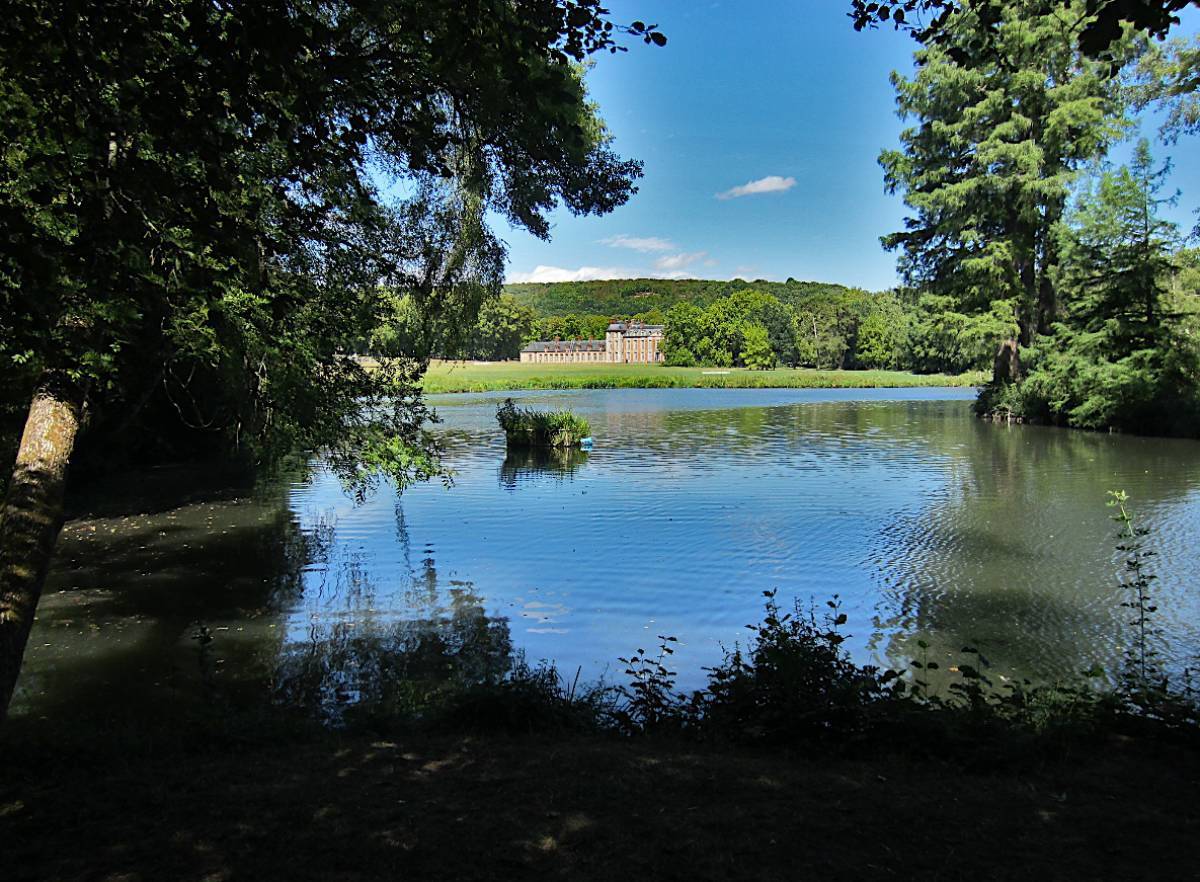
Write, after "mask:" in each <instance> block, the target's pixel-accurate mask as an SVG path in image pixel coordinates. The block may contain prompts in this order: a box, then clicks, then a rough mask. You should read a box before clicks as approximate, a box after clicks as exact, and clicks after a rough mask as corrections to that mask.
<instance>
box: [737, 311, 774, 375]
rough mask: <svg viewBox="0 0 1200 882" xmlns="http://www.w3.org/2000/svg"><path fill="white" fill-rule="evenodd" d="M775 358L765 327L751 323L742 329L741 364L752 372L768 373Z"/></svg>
mask: <svg viewBox="0 0 1200 882" xmlns="http://www.w3.org/2000/svg"><path fill="white" fill-rule="evenodd" d="M776 362H777V358H776V356H775V350H774V349H772V348H771V338H770V335H769V334H768V333H767V328H766V326H765V325H761V324H759V323H758V322H751V323H750V324H748V325H745V326H744V327H743V328H742V364H744V365H745V366H746V367H748V368H750V370H753V371H768V370H771V369H772V368H773V367H775V364H776Z"/></svg>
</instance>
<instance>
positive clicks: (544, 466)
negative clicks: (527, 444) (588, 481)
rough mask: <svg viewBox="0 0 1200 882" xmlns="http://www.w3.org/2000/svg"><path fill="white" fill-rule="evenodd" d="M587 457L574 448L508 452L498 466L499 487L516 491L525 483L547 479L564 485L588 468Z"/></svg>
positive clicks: (528, 449)
mask: <svg viewBox="0 0 1200 882" xmlns="http://www.w3.org/2000/svg"><path fill="white" fill-rule="evenodd" d="M587 460H588V455H587V453H586V452H585V451H583V450H579V449H577V448H573V447H572V448H566V449H560V448H526V449H513V450H509V451H508V453H507V455H506V456H505V457H504V463H503V465H501V466H500V486H502V487H504V488H505V489H507V490H515V489H517V487H518V485H520V484H521V483H523V482H526V481H532V480H538V479H540V478H545V477H549V478H551V479H554V480H559V481H567V480H571V479H573V478H574V477H575V473H576V472H577V471H578V470H579V469H580V468H582V467H583V466H584V465H586V464H587Z"/></svg>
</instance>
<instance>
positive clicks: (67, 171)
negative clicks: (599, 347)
mask: <svg viewBox="0 0 1200 882" xmlns="http://www.w3.org/2000/svg"><path fill="white" fill-rule="evenodd" d="M622 31H624V32H625V33H631V34H633V35H634V36H635V38H637V39H643V40H648V41H649V42H651V43H655V44H657V43H659V42H660V41H661V40H662V35H661V34H659V33H658V32H657V30H655V29H654V28H653V27H647V26H645V25H642V27H641V29H640V30H636V29H631V28H625V29H622V28H620V27H617V26H615V25H614V24H613V23H612V22H610V21H608V20H607V13H606V11H605V10H603V9H602V8H600V7H596V6H594V5H587V4H585V5H579V4H576V3H567V2H558V0H519V2H514V3H508V4H500V5H496V6H493V7H489V9H488V11H487V14H479V11H478V10H476V9H474V8H473V7H467V6H463V5H462V4H458V3H452V2H433V3H430V2H414V0H391V2H383V3H373V4H366V5H364V4H357V3H346V2H341V0H314V2H302V3H298V4H279V3H275V2H263V3H250V4H239V5H237V6H236V7H228V8H227V7H225V6H221V5H214V4H200V5H197V6H195V7H194V8H192V7H188V8H187V9H186V10H184V9H183V8H182V7H180V6H179V5H178V4H176V3H173V2H167V0H149V2H136V3H135V2H130V0H115V2H109V0H105V2H98V0H91V2H84V3H80V4H75V5H74V6H73V7H72V9H71V13H70V14H69V15H64V14H63V13H62V10H61V9H60V8H59V5H58V4H55V3H51V2H45V0H35V2H29V3H23V4H20V5H19V7H14V8H13V9H11V10H8V12H7V14H6V15H5V16H3V17H2V19H0V120H2V122H0V213H2V214H3V216H4V218H5V220H4V223H3V225H2V230H0V359H2V360H3V373H4V376H5V378H6V381H8V380H9V379H10V377H11V378H12V382H6V383H5V385H4V388H3V390H2V391H0V398H2V399H4V410H5V411H6V412H7V411H8V410H11V409H12V408H14V407H19V406H20V404H21V402H20V401H18V400H16V396H25V395H27V394H28V392H29V390H30V389H31V388H32V386H33V385H34V383H35V382H53V383H55V384H56V385H58V386H64V387H66V386H69V387H70V388H71V389H72V390H74V394H73V397H78V398H86V407H87V412H88V414H89V417H90V431H89V433H88V435H87V438H86V443H87V444H90V445H92V447H93V448H99V447H101V446H104V447H105V449H107V450H109V451H121V452H123V453H124V454H125V455H130V456H133V455H147V454H149V455H161V456H173V457H178V456H186V455H190V454H194V453H197V452H201V451H211V450H212V449H213V448H216V450H218V451H220V452H222V453H225V454H230V453H240V454H247V453H248V454H249V455H251V456H253V457H255V458H259V459H265V458H269V457H271V456H274V455H276V454H278V453H279V452H280V451H283V450H287V449H291V448H293V447H297V446H299V447H303V448H308V449H311V448H321V447H332V448H333V451H334V462H335V464H336V465H338V466H339V467H342V466H347V467H349V468H350V472H351V474H353V475H355V476H359V475H361V473H362V469H361V468H359V467H358V466H352V465H351V464H354V463H357V464H358V465H359V466H361V465H363V464H368V463H369V464H370V465H371V466H372V467H373V468H374V469H376V470H383V471H386V472H387V473H389V474H391V475H392V476H393V477H394V478H396V479H397V480H398V481H399V482H401V483H403V482H405V481H409V480H416V479H420V478H422V477H425V476H427V474H428V472H429V470H430V469H431V468H435V467H436V466H435V464H434V461H433V460H432V459H431V458H430V457H429V456H427V455H426V453H428V452H429V451H430V450H431V447H430V446H429V443H428V436H427V435H426V434H425V432H424V429H423V428H422V427H423V426H424V425H425V423H426V417H427V414H426V412H425V410H424V408H423V406H422V405H421V402H420V386H419V382H418V381H419V376H420V373H421V368H422V366H423V364H422V358H423V356H424V354H425V353H426V352H429V351H433V350H431V349H430V347H431V346H432V345H433V344H434V343H438V342H440V340H441V339H442V338H441V336H439V335H440V334H442V333H443V331H444V329H446V328H449V329H450V330H451V331H452V330H453V329H455V328H469V327H471V326H472V324H473V322H474V316H475V314H476V312H477V310H478V309H479V307H480V305H481V304H482V303H484V302H485V301H486V300H488V299H489V298H491V297H494V296H495V295H496V294H497V293H498V292H499V288H500V284H501V279H502V273H503V258H504V249H503V246H502V244H501V243H500V242H499V241H498V240H496V239H495V237H494V236H493V235H492V234H491V232H490V231H489V230H488V228H487V226H486V224H485V218H486V214H487V212H488V211H489V210H494V211H497V212H499V213H501V214H503V215H504V216H505V217H506V218H507V219H508V220H509V221H510V222H511V223H513V224H515V225H516V226H519V227H522V228H525V229H527V230H529V231H530V232H532V233H533V234H535V235H538V236H541V237H546V236H547V235H548V233H549V222H548V220H547V214H548V212H549V211H550V210H551V209H553V208H554V207H555V206H556V205H562V206H564V207H565V208H566V209H567V210H569V211H571V212H574V213H577V214H587V213H603V212H606V211H609V210H611V209H612V208H614V207H616V206H617V205H620V204H622V203H623V202H624V201H625V200H626V199H627V198H628V197H629V196H630V194H631V193H632V192H633V182H634V180H635V179H636V178H637V177H638V176H639V174H640V165H639V164H638V163H636V162H631V161H628V160H623V159H621V158H620V157H618V156H617V155H616V154H614V153H613V151H612V150H611V148H610V141H611V138H610V136H609V135H608V133H607V131H606V130H605V128H604V126H603V123H602V122H601V121H600V120H599V118H598V117H597V115H596V112H595V107H594V105H593V104H592V103H591V102H590V101H589V100H588V98H587V93H586V89H585V87H584V83H583V74H582V68H581V67H580V64H579V62H581V61H583V60H584V59H585V58H586V57H587V56H588V55H590V54H591V53H593V52H596V51H607V50H615V49H617V48H618V47H617V46H616V44H615V42H614V40H615V38H616V37H617V36H618V35H619V33H620V32H622ZM397 194H402V195H397ZM404 298H408V299H407V301H404ZM401 301H404V302H401ZM451 317H453V319H454V320H453V321H447V319H448V318H451ZM389 321H390V322H392V327H388V328H384V330H383V331H382V332H381V337H380V341H379V342H380V344H381V345H382V346H386V347H387V348H389V349H391V350H393V351H396V352H399V353H402V354H403V355H402V357H400V358H398V359H397V360H396V361H397V363H396V364H395V365H392V366H387V367H385V368H384V369H380V370H372V371H367V370H364V369H363V368H362V367H361V366H360V365H359V364H358V363H357V362H355V361H353V360H350V359H347V358H346V357H345V355H346V354H347V353H352V352H355V351H361V350H362V348H363V347H364V341H368V340H370V339H371V335H372V334H373V333H376V332H377V329H379V328H380V327H381V325H386V324H387V322H389ZM452 342H453V341H452Z"/></svg>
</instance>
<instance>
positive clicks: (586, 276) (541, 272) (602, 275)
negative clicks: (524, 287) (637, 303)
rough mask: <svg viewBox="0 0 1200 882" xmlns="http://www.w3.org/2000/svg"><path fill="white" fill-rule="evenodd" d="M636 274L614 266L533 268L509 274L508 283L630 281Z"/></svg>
mask: <svg viewBox="0 0 1200 882" xmlns="http://www.w3.org/2000/svg"><path fill="white" fill-rule="evenodd" d="M636 276H637V274H636V273H631V272H630V271H629V270H627V269H621V268H620V267H616V266H581V267H580V268H579V269H563V268H562V267H560V266H542V265H540V264H539V265H538V266H535V267H534V268H533V272H531V273H509V274H508V281H509V283H510V284H511V283H516V282H592V281H596V280H598V279H630V278H636Z"/></svg>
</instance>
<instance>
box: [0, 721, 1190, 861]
mask: <svg viewBox="0 0 1200 882" xmlns="http://www.w3.org/2000/svg"><path fill="white" fill-rule="evenodd" d="M143 749H145V745H144V744H141V745H139V747H138V750H139V751H141V750H143ZM151 750H152V755H151V756H150V757H149V758H139V757H138V756H134V755H126V756H120V757H119V758H117V759H114V758H113V757H112V755H111V754H109V753H108V752H105V753H104V754H96V755H91V754H89V753H88V752H87V751H86V750H82V751H65V752H64V751H58V750H54V749H53V748H52V747H51V746H50V745H48V744H47V742H45V741H44V740H38V741H28V740H23V741H22V742H21V743H19V744H9V745H8V747H7V748H5V755H6V757H7V759H6V761H5V764H4V769H3V771H2V772H0V841H2V842H4V843H5V845H4V849H3V850H4V873H3V876H4V878H5V879H6V880H7V882H17V880H39V882H42V880H59V879H62V880H122V882H132V880H147V882H148V880H168V879H170V880H238V879H254V880H261V879H288V880H310V879H311V880H317V879H320V880H366V879H414V880H417V879H420V880H438V879H455V880H473V879H479V880H483V879H524V878H549V879H572V880H575V879H644V880H659V879H680V880H684V879H687V880H708V879H714V880H715V879H807V878H813V879H875V878H921V879H927V880H928V879H974V880H980V879H1017V878H1036V879H1039V880H1044V879H1149V878H1163V879H1183V878H1196V874H1197V865H1196V858H1197V857H1200V845H1198V843H1200V810H1198V809H1197V804H1196V801H1195V798H1194V797H1195V793H1196V784H1197V782H1198V780H1200V762H1198V757H1197V756H1196V754H1195V753H1194V752H1184V751H1182V750H1177V749H1175V748H1161V747H1157V748H1152V747H1150V746H1142V745H1139V744H1137V743H1136V742H1128V741H1115V740H1114V741H1111V742H1106V743H1105V744H1104V745H1103V746H1102V747H1098V748H1097V750H1096V751H1095V752H1094V754H1091V755H1089V756H1088V757H1076V758H1073V759H1070V760H1063V761H1055V763H1054V764H1052V765H1049V766H1040V767H1038V768H1036V769H1029V770H1027V771H1024V772H1018V773H1014V772H1013V770H1012V769H1007V770H1004V771H996V772H988V771H972V772H967V771H964V770H963V769H962V768H961V767H959V766H955V765H951V764H943V763H940V762H937V761H916V760H911V761H910V760H898V759H895V758H888V759H871V760H842V759H838V760H829V759H822V758H816V759H813V758H805V757H802V756H791V757H781V756H767V755H763V754H755V753H749V752H744V751H734V750H726V749H715V748H711V749H710V748H694V747H687V746H683V745H678V744H674V745H672V744H658V743H654V742H645V741H642V742H620V741H613V740H606V739H601V738H594V737H564V738H548V737H542V736H539V737H532V736H531V737H527V738H521V737H483V738H461V737H458V738H447V737H414V736H405V737H403V738H396V739H394V740H393V739H388V738H382V737H379V736H359V735H345V734H343V735H336V734H335V735H329V734H320V735H315V736H313V737H312V738H311V739H307V740H305V739H299V740H295V739H293V741H292V743H288V742H287V741H286V740H285V741H284V742H282V743H277V744H264V743H261V742H259V743H257V744H255V745H254V746H244V747H239V746H238V745H237V743H236V742H232V743H228V744H222V745H221V746H220V747H219V748H218V747H215V746H214V747H212V748H209V749H203V748H201V749H199V750H196V749H195V748H194V747H192V748H189V749H188V750H187V751H185V752H183V754H182V755H181V754H180V752H178V751H176V750H175V749H173V748H172V747H171V746H170V745H165V746H164V745H161V744H159V745H152V746H151ZM89 756H90V757H91V758H89Z"/></svg>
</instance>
